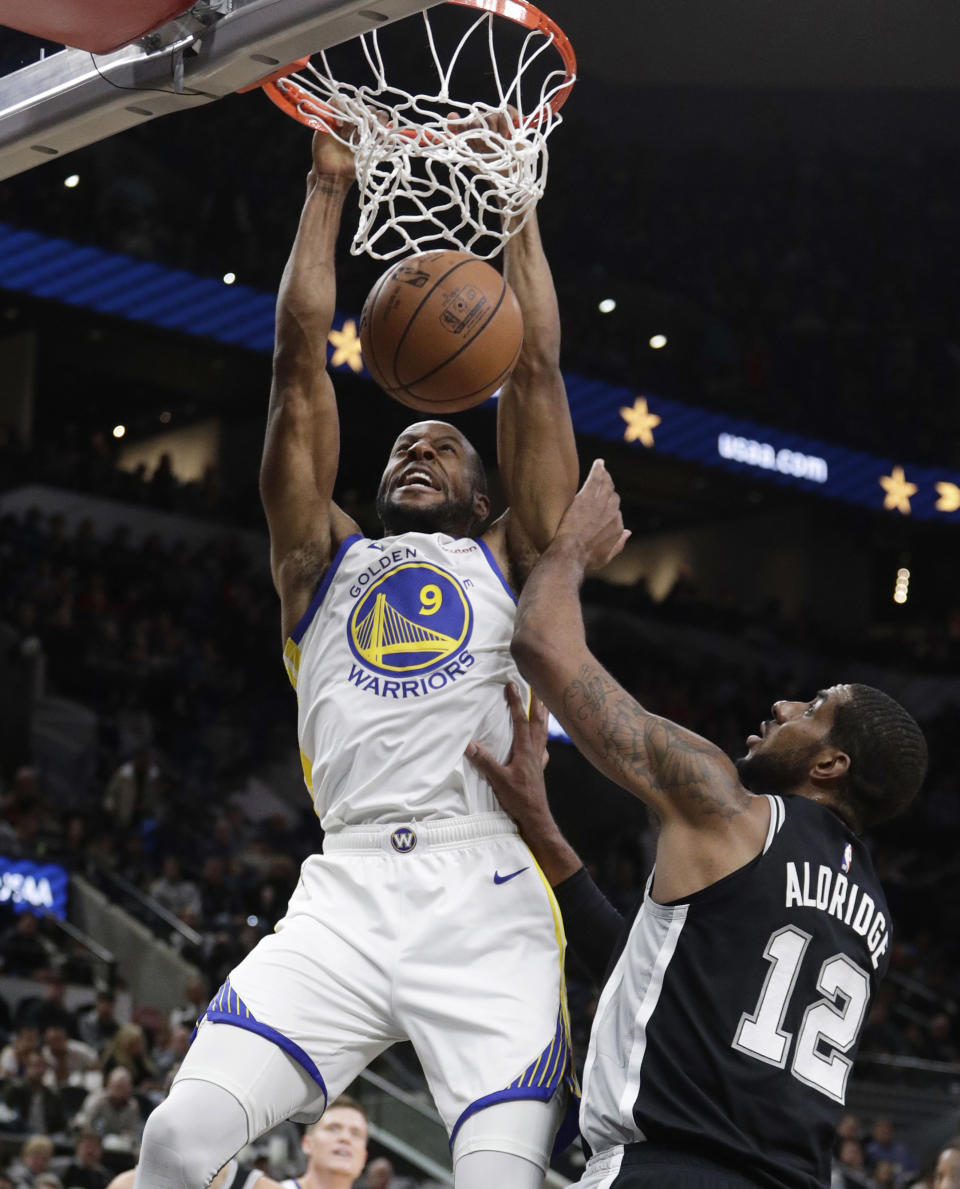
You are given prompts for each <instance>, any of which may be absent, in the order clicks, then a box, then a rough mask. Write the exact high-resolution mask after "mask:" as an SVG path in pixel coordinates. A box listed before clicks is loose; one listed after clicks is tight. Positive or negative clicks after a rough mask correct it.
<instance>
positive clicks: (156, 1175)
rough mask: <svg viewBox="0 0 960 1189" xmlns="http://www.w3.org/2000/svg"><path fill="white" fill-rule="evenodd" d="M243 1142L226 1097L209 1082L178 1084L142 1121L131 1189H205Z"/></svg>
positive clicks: (242, 1128)
mask: <svg viewBox="0 0 960 1189" xmlns="http://www.w3.org/2000/svg"><path fill="white" fill-rule="evenodd" d="M247 1138H248V1128H247V1116H246V1113H245V1112H244V1109H243V1107H242V1106H241V1105H240V1103H239V1102H238V1101H237V1099H236V1098H234V1096H233V1095H232V1094H230V1093H229V1092H228V1091H226V1090H224V1089H223V1088H222V1087H220V1086H217V1085H214V1084H213V1083H212V1082H201V1081H186V1082H179V1083H177V1084H176V1085H175V1086H174V1087H173V1088H172V1089H171V1091H170V1095H169V1097H168V1098H167V1099H166V1101H165V1102H162V1103H161V1104H160V1105H159V1106H158V1107H157V1108H156V1110H154V1111H153V1112H152V1113H151V1115H150V1117H149V1118H148V1119H147V1123H146V1126H145V1127H144V1131H143V1140H142V1143H141V1147H140V1161H139V1164H138V1166H137V1177H136V1181H135V1189H205V1186H207V1185H208V1184H209V1183H210V1181H211V1180H213V1178H214V1177H215V1176H216V1174H217V1173H218V1172H219V1171H220V1169H221V1168H222V1167H223V1166H224V1164H226V1163H227V1161H228V1160H229V1159H230V1158H231V1157H232V1156H234V1155H235V1154H236V1153H237V1152H238V1151H239V1150H240V1148H242V1147H243V1145H244V1144H245V1143H246V1142H247Z"/></svg>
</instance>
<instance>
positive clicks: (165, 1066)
mask: <svg viewBox="0 0 960 1189" xmlns="http://www.w3.org/2000/svg"><path fill="white" fill-rule="evenodd" d="M190 1032H191V1030H190V1029H189V1028H184V1026H183V1025H182V1024H178V1025H177V1026H176V1027H175V1028H170V1027H169V1026H168V1028H167V1032H166V1036H165V1037H164V1038H163V1040H162V1041H161V1042H160V1044H158V1045H157V1046H156V1047H155V1048H154V1049H153V1052H152V1053H151V1054H150V1055H151V1057H152V1059H153V1063H154V1065H156V1067H157V1073H158V1074H159V1075H160V1078H161V1079H162V1086H163V1089H164V1091H167V1090H168V1089H169V1088H170V1083H171V1082H172V1081H173V1079H174V1077H175V1076H176V1072H177V1070H178V1069H179V1068H180V1062H181V1061H182V1060H183V1059H184V1057H185V1056H186V1053H187V1049H188V1048H189V1047H190Z"/></svg>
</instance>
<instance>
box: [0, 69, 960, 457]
mask: <svg viewBox="0 0 960 1189" xmlns="http://www.w3.org/2000/svg"><path fill="white" fill-rule="evenodd" d="M659 102H660V104H661V106H662V109H663V120H664V125H669V127H670V132H671V133H672V134H667V133H666V132H665V131H664V129H663V126H658V132H657V134H656V135H654V133H653V131H652V130H651V129H652V128H653V127H654V125H651V123H650V122H649V121H648V122H647V123H646V124H645V125H643V131H640V130H639V129H640V128H641V124H640V122H639V121H638V122H637V125H636V128H630V127H624V126H623V125H622V124H621V123H620V122H616V123H615V124H611V123H609V122H607V121H603V120H597V119H593V118H590V115H589V109H586V108H585V109H584V111H583V112H581V113H580V114H579V115H578V113H577V109H576V104H575V103H573V104H571V107H572V108H573V110H572V111H571V113H570V116H569V119H568V120H567V121H566V123H565V125H564V127H563V129H562V130H561V131H559V132H558V134H557V136H556V137H555V138H554V139H553V140H552V141H551V146H552V150H551V164H550V170H551V172H550V181H549V185H548V188H547V194H546V197H545V198H544V200H543V202H542V204H541V208H542V209H541V222H542V225H543V230H544V238H545V242H546V244H547V248H548V252H549V253H550V255H551V257H552V261H551V262H552V264H553V271H554V275H555V279H556V284H557V288H558V293H559V298H560V308H561V310H562V311H563V319H564V360H565V364H566V365H567V366H569V367H570V368H571V369H573V370H576V371H580V372H582V373H584V374H587V375H598V376H603V377H605V378H608V379H610V380H613V381H618V382H623V383H628V384H639V385H641V386H643V387H646V388H647V389H650V390H653V391H659V392H661V393H662V394H663V395H665V396H673V397H678V398H680V399H687V400H691V401H693V402H694V403H698V404H707V405H713V404H717V405H719V406H720V407H722V408H724V409H725V411H727V412H731V413H734V412H737V413H740V414H742V415H744V416H747V417H753V418H755V419H757V420H759V421H761V422H763V423H772V424H776V425H778V426H781V427H782V428H785V429H789V430H795V431H797V432H800V433H809V434H811V435H812V436H821V437H824V436H825V437H828V438H829V439H832V440H837V441H840V442H844V443H847V444H850V445H852V446H855V447H858V448H861V449H867V450H874V451H876V452H877V453H879V454H881V455H886V454H888V452H889V450H890V447H891V441H893V440H896V441H897V443H898V449H901V450H902V451H903V453H904V456H905V458H904V461H910V460H913V461H917V462H924V461H930V462H934V463H940V464H943V465H944V466H954V465H957V464H960V445H958V443H960V433H958V432H957V430H958V429H960V403H958V402H957V401H956V400H951V399H950V398H951V397H952V396H955V394H956V391H957V385H958V379H960V375H958V369H960V336H958V334H957V332H956V316H955V314H956V308H955V295H954V291H953V287H952V284H951V278H952V277H953V276H954V275H956V273H957V271H958V265H960V204H958V201H957V198H956V193H957V185H956V182H957V176H958V172H960V154H958V151H957V149H956V147H955V146H954V145H945V146H944V147H938V146H937V144H936V142H935V141H931V140H929V139H927V140H925V141H923V140H921V139H920V138H919V137H918V136H914V135H912V134H911V133H912V131H913V130H914V126H913V124H911V123H910V119H909V118H908V115H909V116H910V117H911V118H912V119H913V120H914V122H915V123H916V125H917V128H919V129H921V130H922V129H924V128H925V127H926V126H928V125H929V122H930V120H927V121H926V122H925V121H924V120H923V112H922V104H921V103H920V101H918V100H914V101H913V103H912V106H911V104H909V103H907V102H906V101H904V105H903V107H904V112H905V113H906V114H904V113H901V115H902V118H901V119H900V121H899V123H898V120H897V118H896V117H897V115H898V111H897V110H894V109H891V106H890V103H891V102H892V101H890V100H889V99H888V100H887V103H886V106H885V107H884V108H883V109H882V117H881V116H879V115H878V118H883V119H885V120H889V121H890V124H891V135H890V136H889V137H887V138H881V137H876V136H875V137H873V138H872V139H871V140H870V142H869V143H866V142H865V141H858V140H857V139H856V138H853V143H839V142H838V141H836V142H827V143H821V144H818V143H816V142H811V140H810V139H809V138H808V139H807V140H803V139H802V138H801V137H799V136H797V135H795V134H791V133H790V132H789V131H788V129H787V128H786V127H785V128H784V129H783V130H782V131H781V134H780V135H779V136H776V135H769V134H768V135H766V136H761V135H760V134H759V133H757V132H756V130H755V129H754V132H753V133H751V132H750V131H749V130H748V124H749V125H750V127H752V126H753V125H752V123H750V122H748V121H741V122H742V123H743V126H744V131H743V133H742V135H741V136H740V137H739V138H738V136H737V134H736V132H735V131H733V129H735V125H736V121H737V116H738V113H740V112H741V109H742V107H743V105H742V102H740V101H739V100H738V98H737V97H736V96H732V97H728V96H725V95H724V94H723V93H722V92H717V93H713V94H712V96H711V98H710V101H709V104H710V110H709V113H708V114H709V117H710V118H709V119H707V118H706V117H705V114H704V113H705V110H706V100H700V101H699V102H700V104H701V106H700V107H698V106H697V102H696V101H693V102H689V103H687V104H684V102H683V100H682V99H676V98H675V97H671V96H670V95H669V94H664V95H661V96H660V98H659ZM775 102H776V103H786V102H787V101H786V100H783V99H782V98H778V99H776V100H771V103H775ZM803 102H804V101H803V100H802V99H796V100H794V101H793V103H794V108H790V109H789V111H788V114H789V115H790V116H791V118H792V120H793V123H794V125H796V124H799V123H801V122H802V111H803ZM807 102H808V103H811V104H812V103H814V102H815V101H814V100H813V99H808V100H807ZM834 102H836V103H839V102H840V101H839V100H834ZM927 102H928V104H929V105H930V108H931V113H930V119H932V120H933V121H934V122H936V119H937V117H936V114H935V112H936V105H937V103H938V99H937V98H936V97H935V96H933V95H931V96H929V97H927ZM738 103H740V106H739V107H738V106H737V105H738ZM726 106H729V108H730V113H729V118H728V119H727V120H726V121H724V120H723V119H722V113H723V111H724V110H725V107H726ZM701 108H703V110H701ZM785 110H787V109H785ZM741 114H742V113H741ZM188 117H189V121H190V127H189V128H187V127H186V124H185V120H186V118H187V117H184V118H182V119H181V118H178V117H174V118H172V119H171V120H169V121H168V120H163V121H159V122H158V123H155V124H149V125H146V126H144V127H142V128H139V129H135V130H131V131H130V132H128V133H127V134H125V136H124V137H122V138H119V139H118V140H112V141H106V142H104V143H102V144H99V145H93V146H90V147H89V148H86V149H83V150H80V151H79V152H78V153H75V154H74V155H73V156H72V157H71V162H72V166H71V167H72V168H74V169H75V170H76V171H77V172H78V174H79V175H80V176H81V179H82V181H81V184H80V185H79V186H78V187H76V188H75V189H72V190H67V189H65V188H64V187H63V185H62V179H63V174H64V169H63V167H62V166H59V165H48V166H44V167H42V168H40V169H38V170H34V171H32V172H31V173H29V174H25V175H23V176H21V177H17V178H12V179H8V180H7V181H3V182H0V220H4V221H7V222H10V223H13V224H15V225H18V226H26V227H31V228H35V229H38V230H48V231H51V232H54V233H56V234H58V235H66V236H69V237H71V238H73V239H75V240H78V241H81V242H94V243H96V244H98V245H100V246H103V247H107V248H112V249H115V250H117V251H121V252H126V253H130V254H132V255H134V256H142V257H147V258H150V259H153V260H157V261H161V262H163V263H164V264H166V265H168V266H170V267H171V268H186V269H190V270H192V271H195V272H197V273H200V274H203V275H210V276H220V275H221V274H222V273H223V272H224V271H226V270H228V269H229V270H230V271H233V272H234V273H236V275H237V276H238V278H239V279H240V280H241V281H242V282H244V283H247V284H250V285H252V286H254V287H256V288H259V289H262V290H265V291H267V292H273V291H275V290H276V287H277V284H278V281H279V277H280V274H281V271H282V267H283V262H284V260H285V257H286V254H287V251H288V249H289V245H290V243H291V240H292V237H293V233H294V229H295V226H296V219H297V216H298V213H299V206H300V202H301V195H302V182H303V176H304V174H305V172H306V168H307V165H308V162H309V157H308V139H307V136H306V134H305V133H304V131H303V129H302V128H300V127H299V126H297V125H296V124H295V123H294V122H293V121H290V120H286V119H284V118H283V117H282V116H280V115H279V114H278V113H277V112H276V110H275V109H274V108H273V107H272V105H270V104H269V103H268V102H267V101H266V99H265V98H264V97H263V96H262V95H260V94H259V93H255V94H250V95H246V96H240V97H233V98H229V99H225V100H222V101H221V102H219V103H216V104H213V105H210V106H209V107H203V108H198V109H195V110H193V111H191V112H189V113H188ZM818 118H819V119H820V120H823V119H824V116H823V112H822V111H819V112H818ZM787 122H788V121H786V120H785V124H786V123H787ZM701 124H702V125H703V126H704V127H709V128H710V129H711V130H712V129H714V128H716V127H717V126H719V125H723V127H724V132H725V135H724V137H723V138H722V139H720V138H718V137H716V136H713V135H711V134H710V133H709V132H706V131H703V130H701V131H700V133H699V135H698V134H697V128H698V127H699V126H700V125H701ZM238 128H242V129H243V137H244V141H243V144H244V146H251V145H253V146H256V147H255V160H254V161H251V154H250V152H249V151H240V149H239V145H238V139H237V138H238V132H237V130H238ZM838 135H839V134H838ZM625 138H626V139H625ZM121 141H122V143H121ZM585 160H589V161H591V162H592V163H594V164H593V165H591V171H592V175H595V185H596V194H597V197H596V202H597V204H598V207H597V209H586V210H585V209H584V207H583V201H584V200H583V186H582V178H583V163H584V161H585ZM598 162H600V163H602V168H601V167H600V166H598V165H597V164H596V163H598ZM598 210H602V217H597V214H598ZM347 222H348V223H351V228H350V230H351V231H352V220H351V219H350V217H349V216H348V218H347ZM374 276H375V273H374V272H371V268H370V262H369V261H361V262H355V261H353V260H352V259H351V258H350V257H348V256H347V255H346V254H345V253H344V255H343V257H342V267H341V270H340V275H339V277H338V281H339V293H338V301H339V305H340V307H341V308H342V309H343V310H345V311H348V312H354V313H356V312H357V311H359V309H360V308H361V306H362V303H363V300H364V298H365V296H366V293H367V290H368V289H369V286H370V284H371V283H372V281H373V279H374ZM604 297H613V298H614V299H615V300H616V302H617V308H616V310H615V311H614V312H613V313H612V314H609V315H603V314H600V313H598V309H597V306H598V302H599V301H600V299H601V298H604ZM655 331H660V332H663V333H665V334H666V336H667V339H668V345H667V347H666V348H665V349H663V350H661V351H651V350H650V349H649V346H648V339H649V336H650V334H652V333H654V332H655ZM907 408H909V417H908V416H906V415H905V410H906V409H907Z"/></svg>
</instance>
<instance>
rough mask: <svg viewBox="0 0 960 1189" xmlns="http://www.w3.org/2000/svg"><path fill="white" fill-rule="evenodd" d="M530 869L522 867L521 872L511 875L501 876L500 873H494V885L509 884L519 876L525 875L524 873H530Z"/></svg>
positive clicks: (512, 872)
mask: <svg viewBox="0 0 960 1189" xmlns="http://www.w3.org/2000/svg"><path fill="white" fill-rule="evenodd" d="M529 870H530V868H529V867H521V868H520V870H519V871H511V872H510V874H509V875H501V874H500V872H499V871H494V873H493V882H494V883H507V881H508V880H511V879H516V878H517V876H518V875H523V873H524V871H529Z"/></svg>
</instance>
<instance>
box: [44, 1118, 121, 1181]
mask: <svg viewBox="0 0 960 1189" xmlns="http://www.w3.org/2000/svg"><path fill="white" fill-rule="evenodd" d="M102 1154H103V1145H102V1143H101V1141H100V1136H99V1135H98V1134H97V1133H96V1132H95V1131H91V1130H89V1129H87V1130H84V1131H81V1132H80V1133H79V1135H78V1136H77V1138H76V1141H75V1143H74V1148H73V1155H72V1156H60V1157H57V1158H55V1159H54V1160H53V1166H52V1167H53V1171H54V1172H55V1173H56V1174H57V1175H58V1176H59V1178H60V1180H61V1181H62V1182H63V1185H64V1189H105V1186H106V1184H107V1182H108V1181H109V1180H110V1177H111V1175H112V1174H111V1173H110V1170H109V1169H108V1168H106V1167H105V1166H104V1165H103V1163H102V1162H101V1156H102Z"/></svg>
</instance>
